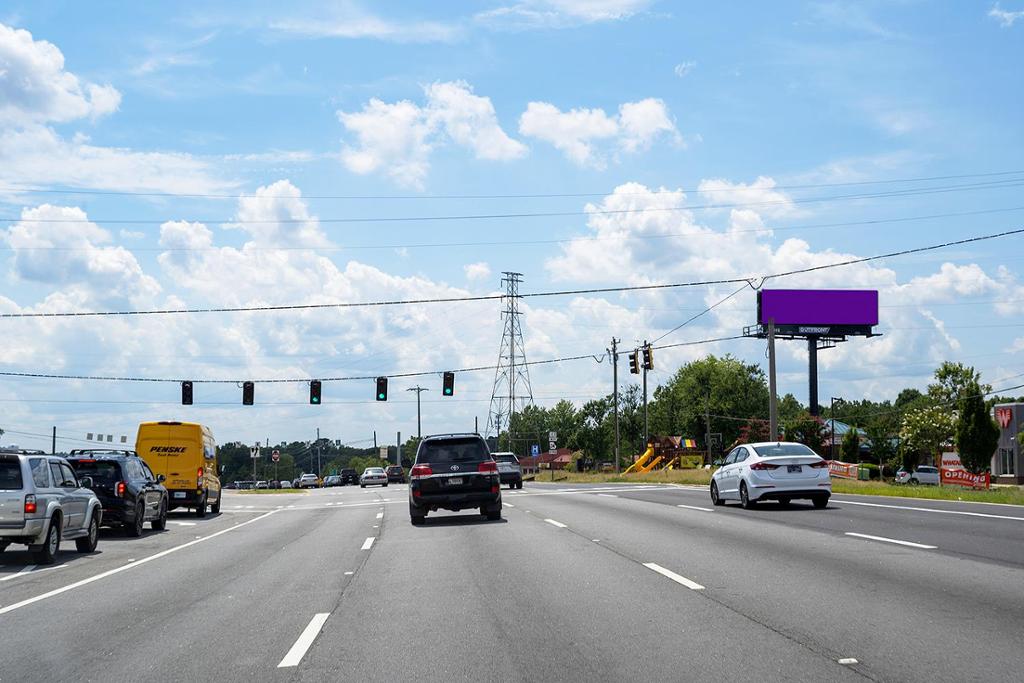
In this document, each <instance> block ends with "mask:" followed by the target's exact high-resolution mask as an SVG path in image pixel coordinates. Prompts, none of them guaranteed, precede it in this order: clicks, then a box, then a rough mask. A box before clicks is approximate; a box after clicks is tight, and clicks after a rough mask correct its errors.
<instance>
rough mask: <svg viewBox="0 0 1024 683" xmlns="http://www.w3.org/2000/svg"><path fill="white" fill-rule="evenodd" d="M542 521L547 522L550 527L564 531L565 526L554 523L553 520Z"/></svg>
mask: <svg viewBox="0 0 1024 683" xmlns="http://www.w3.org/2000/svg"><path fill="white" fill-rule="evenodd" d="M544 521H545V522H547V523H548V524H550V525H552V526H557V527H558V528H559V529H565V528H566V526H565V525H564V524H562V523H561V522H556V521H555V520H553V519H545V520H544Z"/></svg>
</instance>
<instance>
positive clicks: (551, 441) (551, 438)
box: [548, 432, 558, 455]
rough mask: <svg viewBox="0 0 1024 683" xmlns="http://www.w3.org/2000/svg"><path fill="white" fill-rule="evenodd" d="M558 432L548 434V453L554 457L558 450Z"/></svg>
mask: <svg viewBox="0 0 1024 683" xmlns="http://www.w3.org/2000/svg"><path fill="white" fill-rule="evenodd" d="M557 441H558V432H548V453H549V454H550V455H554V454H555V452H556V451H557V450H558V445H557V443H556V442H557Z"/></svg>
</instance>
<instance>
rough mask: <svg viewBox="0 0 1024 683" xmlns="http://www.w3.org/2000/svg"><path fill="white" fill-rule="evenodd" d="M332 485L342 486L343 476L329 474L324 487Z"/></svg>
mask: <svg viewBox="0 0 1024 683" xmlns="http://www.w3.org/2000/svg"><path fill="white" fill-rule="evenodd" d="M332 486H341V477H339V476H338V475H336V474H329V475H327V476H326V477H324V488H325V489H326V488H331V487H332Z"/></svg>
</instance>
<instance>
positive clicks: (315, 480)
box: [295, 474, 320, 489]
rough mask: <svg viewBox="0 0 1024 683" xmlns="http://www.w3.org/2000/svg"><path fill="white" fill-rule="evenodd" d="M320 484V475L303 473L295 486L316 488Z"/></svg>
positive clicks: (298, 487)
mask: <svg viewBox="0 0 1024 683" xmlns="http://www.w3.org/2000/svg"><path fill="white" fill-rule="evenodd" d="M319 486H320V477H318V476H316V475H315V474H303V475H302V476H301V477H299V483H298V485H297V486H296V487H295V488H297V489H315V488H319Z"/></svg>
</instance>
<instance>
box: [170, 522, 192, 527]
mask: <svg viewBox="0 0 1024 683" xmlns="http://www.w3.org/2000/svg"><path fill="white" fill-rule="evenodd" d="M171 524H177V525H178V526H195V525H196V523H195V522H171Z"/></svg>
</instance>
